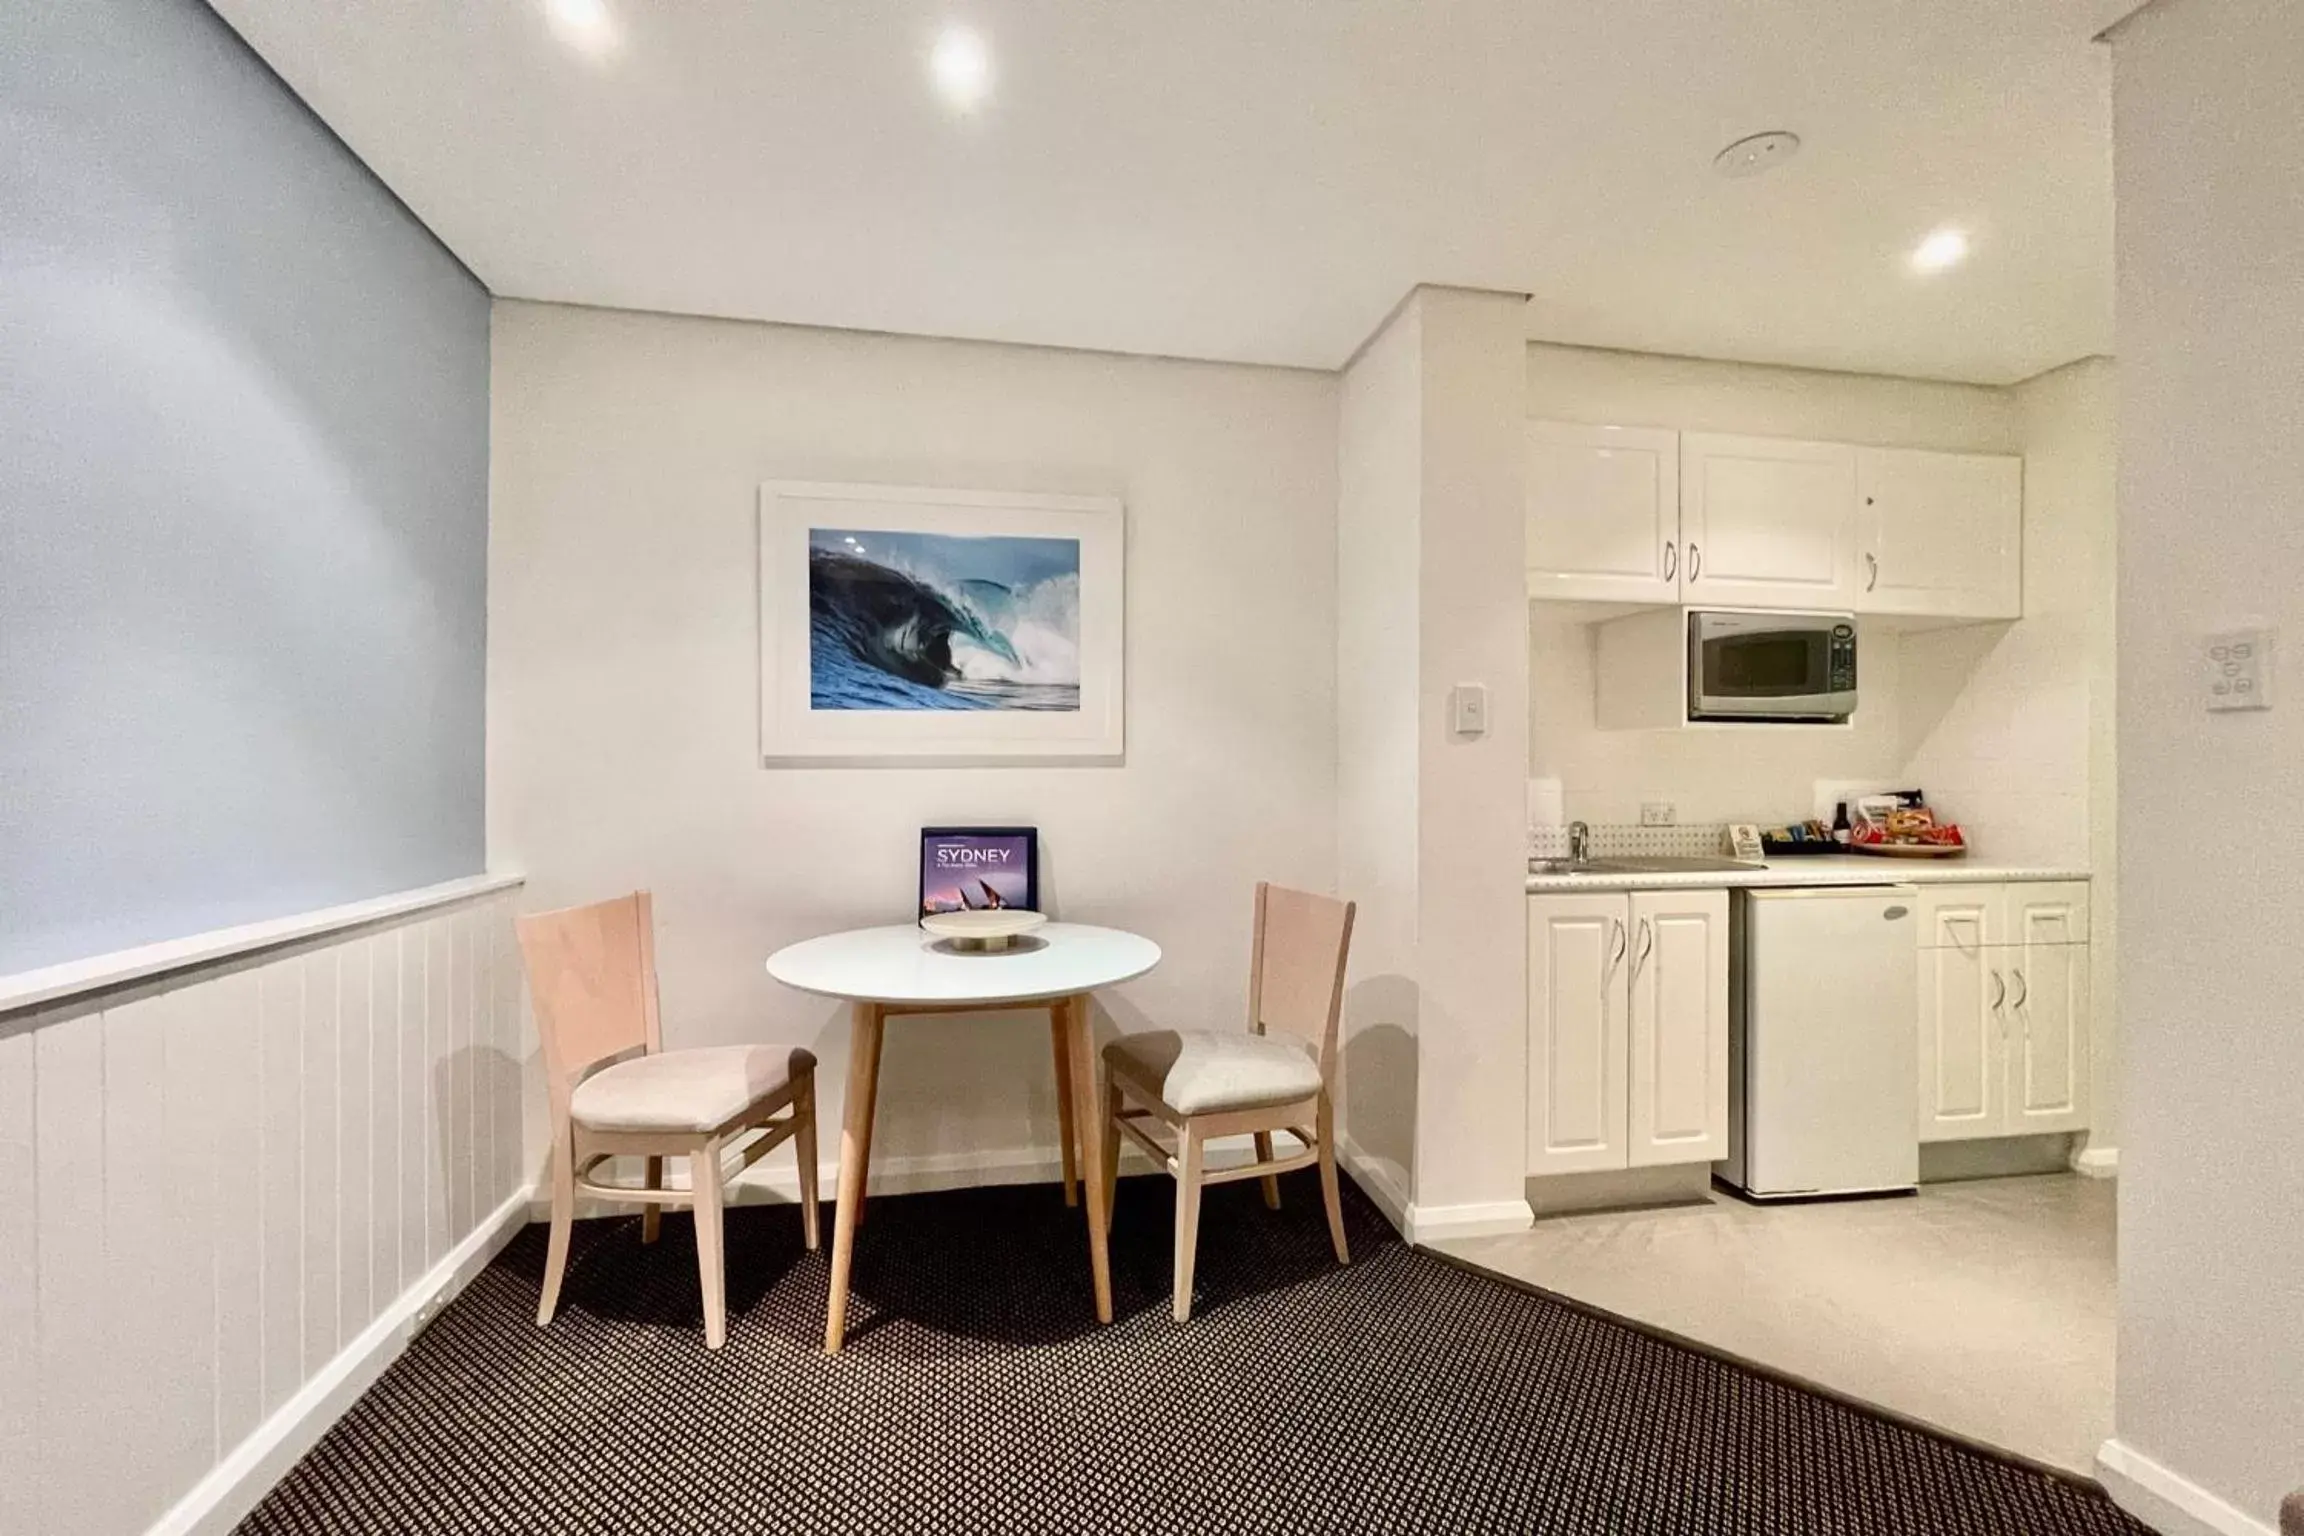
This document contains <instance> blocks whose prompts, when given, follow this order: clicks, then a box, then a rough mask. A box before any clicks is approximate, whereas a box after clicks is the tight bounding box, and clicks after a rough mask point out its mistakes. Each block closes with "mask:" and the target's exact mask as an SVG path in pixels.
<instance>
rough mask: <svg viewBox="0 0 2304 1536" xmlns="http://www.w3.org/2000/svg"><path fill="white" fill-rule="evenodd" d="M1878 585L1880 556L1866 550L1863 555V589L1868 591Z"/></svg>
mask: <svg viewBox="0 0 2304 1536" xmlns="http://www.w3.org/2000/svg"><path fill="white" fill-rule="evenodd" d="M1878 585H1880V557H1879V556H1878V555H1875V554H1873V553H1871V552H1870V551H1866V552H1865V555H1864V590H1865V591H1867V592H1869V591H1871V590H1872V589H1873V588H1874V587H1876V586H1878Z"/></svg>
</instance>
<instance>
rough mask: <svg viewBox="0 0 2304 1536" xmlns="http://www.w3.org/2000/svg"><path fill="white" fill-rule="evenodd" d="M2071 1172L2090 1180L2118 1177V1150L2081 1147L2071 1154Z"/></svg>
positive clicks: (2114, 1148)
mask: <svg viewBox="0 0 2304 1536" xmlns="http://www.w3.org/2000/svg"><path fill="white" fill-rule="evenodd" d="M2072 1171H2073V1172H2074V1173H2077V1174H2081V1175H2083V1176H2085V1177H2087V1178H2091V1179H2112V1178H2118V1177H2119V1176H2120V1149H2119V1148H2118V1147H2082V1148H2081V1149H2080V1150H2079V1151H2077V1152H2075V1153H2073V1154H2072Z"/></svg>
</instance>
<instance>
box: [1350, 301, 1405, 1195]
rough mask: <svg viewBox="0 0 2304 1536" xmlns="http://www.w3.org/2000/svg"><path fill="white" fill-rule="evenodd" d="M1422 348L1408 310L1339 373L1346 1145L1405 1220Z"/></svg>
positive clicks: (1356, 1165) (1357, 1167) (1364, 1176)
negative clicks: (1347, 921) (1352, 916)
mask: <svg viewBox="0 0 2304 1536" xmlns="http://www.w3.org/2000/svg"><path fill="white" fill-rule="evenodd" d="M1422 337H1423V311H1422V309H1421V307H1420V306H1418V305H1417V304H1416V303H1415V302H1414V301H1413V300H1412V299H1411V301H1410V302H1408V303H1407V304H1405V305H1403V307H1402V308H1401V310H1400V312H1399V313H1398V314H1396V315H1395V316H1393V318H1392V320H1391V322H1390V323H1389V324H1387V325H1386V326H1385V327H1384V328H1383V329H1382V330H1380V331H1378V332H1377V334H1376V335H1375V336H1374V337H1373V338H1371V339H1370V340H1369V342H1368V344H1367V346H1366V347H1364V348H1363V349H1362V350H1361V351H1360V353H1359V355H1357V356H1356V357H1354V358H1353V360H1352V361H1351V363H1350V364H1348V365H1347V366H1346V368H1345V370H1344V378H1343V386H1342V398H1341V400H1340V402H1339V408H1338V409H1339V419H1338V427H1337V466H1338V467H1337V550H1336V569H1337V581H1336V607H1337V614H1338V618H1339V622H1338V624H1337V626H1336V869H1337V879H1338V882H1339V884H1340V886H1341V888H1342V889H1344V890H1347V891H1350V892H1351V893H1352V894H1353V895H1354V896H1355V897H1356V898H1357V899H1358V900H1359V903H1360V911H1359V915H1358V919H1357V923H1356V925H1355V927H1354V929H1353V940H1352V947H1353V951H1354V964H1353V967H1352V976H1351V980H1350V982H1349V984H1348V986H1347V988H1346V992H1345V1000H1344V1024H1343V1028H1344V1106H1343V1115H1342V1125H1343V1131H1342V1135H1343V1139H1344V1141H1345V1143H1346V1147H1347V1149H1348V1153H1349V1156H1350V1159H1351V1163H1352V1166H1353V1170H1354V1172H1355V1173H1356V1174H1357V1175H1358V1176H1359V1177H1360V1178H1361V1180H1362V1182H1363V1183H1364V1184H1366V1185H1367V1186H1368V1187H1369V1188H1370V1189H1372V1190H1374V1191H1376V1192H1377V1194H1378V1197H1379V1198H1380V1199H1382V1200H1384V1201H1385V1203H1386V1205H1387V1207H1388V1209H1389V1210H1390V1211H1391V1214H1392V1215H1393V1217H1394V1219H1396V1220H1402V1221H1405V1219H1406V1213H1407V1207H1408V1206H1409V1204H1410V1203H1411V1201H1412V1191H1413V1186H1414V1172H1413V1170H1414V1167H1415V1157H1416V1029H1417V991H1416V927H1417V925H1416V860H1417V814H1416V807H1417V762H1418V742H1417V732H1416V730H1415V726H1414V721H1415V718H1416V710H1417V693H1418V687H1419V679H1418V672H1419V667H1418V657H1419V650H1418V613H1419V604H1418V598H1417V583H1418V580H1419V577H1420V572H1421V569H1422V562H1421V548H1420V544H1421V541H1420V539H1419V537H1418V512H1419V509H1420V507H1421V505H1422V501H1423V444H1424V438H1423V426H1424V399H1423V388H1424V385H1423V367H1422V364H1423V339H1422Z"/></svg>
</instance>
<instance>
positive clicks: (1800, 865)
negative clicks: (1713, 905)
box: [1528, 853, 2088, 895]
mask: <svg viewBox="0 0 2304 1536" xmlns="http://www.w3.org/2000/svg"><path fill="white" fill-rule="evenodd" d="M2087 878H2088V871H2086V870H2084V869H2062V868H2057V867H2055V866H2040V865H2022V864H1994V863H1991V862H1989V861H1987V860H1983V859H1977V858H1965V859H1897V858H1883V857H1878V856H1874V855H1868V854H1860V853H1840V854H1832V853H1828V854H1822V855H1818V856H1814V857H1810V858H1791V859H1773V860H1770V861H1769V862H1767V863H1765V864H1750V865H1746V866H1745V867H1743V868H1741V869H1733V870H1729V869H1704V870H1673V871H1669V872H1667V873H1662V874H1593V875H1530V876H1529V877H1528V892H1529V894H1530V895H1538V894H1552V893H1557V892H1560V891H1701V890H1718V889H1721V888H1724V887H1745V886H1768V885H1775V886H1787V885H1976V884H1985V883H1988V882H1991V881H1997V880H2085V879H2087Z"/></svg>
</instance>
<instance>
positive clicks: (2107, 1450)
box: [2096, 1440, 2277, 1536]
mask: <svg viewBox="0 0 2304 1536" xmlns="http://www.w3.org/2000/svg"><path fill="white" fill-rule="evenodd" d="M2096 1478H2097V1481H2099V1482H2101V1483H2102V1484H2103V1485H2104V1491H2105V1492H2107V1493H2109V1494H2111V1495H2112V1500H2113V1502H2114V1503H2116V1504H2118V1505H2119V1506H2120V1507H2121V1508H2122V1509H2124V1510H2126V1511H2128V1513H2130V1514H2132V1515H2134V1516H2135V1517H2136V1518H2137V1519H2139V1520H2141V1521H2143V1522H2144V1523H2145V1524H2146V1525H2149V1526H2150V1527H2152V1529H2154V1530H2156V1531H2158V1532H2160V1533H2161V1536H2277V1533H2276V1532H2275V1531H2274V1530H2273V1528H2272V1527H2271V1526H2269V1525H2267V1524H2265V1523H2264V1522H2263V1521H2261V1520H2259V1519H2257V1518H2256V1517H2255V1516H2254V1515H2251V1514H2249V1513H2248V1512H2247V1511H2246V1510H2243V1509H2238V1508H2235V1507H2234V1506H2233V1505H2230V1504H2227V1503H2226V1502H2224V1500H2223V1499H2221V1498H2219V1497H2217V1496H2216V1495H2215V1494H2213V1493H2210V1492H2209V1491H2208V1490H2207V1489H2205V1488H2203V1487H2201V1486H2200V1485H2199V1484H2198V1483H2195V1482H2193V1481H2191V1480H2190V1479H2189V1478H2186V1477H2183V1476H2181V1475H2180V1474H2178V1473H2175V1472H2171V1471H2170V1470H2169V1469H2168V1468H2166V1467H2164V1466H2162V1465H2161V1464H2160V1463H2158V1462H2156V1461H2154V1460H2153V1459H2152V1458H2151V1457H2149V1456H2146V1455H2145V1454H2144V1453H2143V1452H2141V1451H2139V1450H2137V1449H2135V1447H2133V1446H2129V1445H2123V1444H2122V1443H2121V1442H2120V1441H2118V1440H2107V1441H2105V1442H2104V1443H2103V1444H2102V1445H2100V1446H2098V1447H2097V1448H2096Z"/></svg>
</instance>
